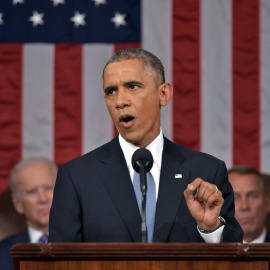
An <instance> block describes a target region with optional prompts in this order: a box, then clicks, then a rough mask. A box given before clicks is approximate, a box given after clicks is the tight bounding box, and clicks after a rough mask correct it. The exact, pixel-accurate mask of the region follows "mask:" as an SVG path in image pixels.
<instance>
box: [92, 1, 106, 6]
mask: <svg viewBox="0 0 270 270" xmlns="http://www.w3.org/2000/svg"><path fill="white" fill-rule="evenodd" d="M92 1H94V2H95V6H99V5H100V4H102V5H105V4H106V0H92Z"/></svg>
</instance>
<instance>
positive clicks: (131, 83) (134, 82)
mask: <svg viewBox="0 0 270 270" xmlns="http://www.w3.org/2000/svg"><path fill="white" fill-rule="evenodd" d="M134 84H136V85H140V86H142V85H143V83H141V82H139V81H128V82H125V83H124V86H130V85H134Z"/></svg>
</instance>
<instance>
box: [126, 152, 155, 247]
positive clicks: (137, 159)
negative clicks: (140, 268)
mask: <svg viewBox="0 0 270 270" xmlns="http://www.w3.org/2000/svg"><path fill="white" fill-rule="evenodd" d="M131 163H132V167H133V169H134V170H135V171H136V172H137V173H139V174H140V187H141V192H142V213H141V216H142V224H141V233H142V242H143V243H147V226H146V214H145V209H146V192H147V179H146V173H148V172H149V171H150V170H151V169H152V166H153V156H152V154H151V152H150V151H149V150H147V149H145V148H139V149H137V150H136V151H135V152H134V154H133V156H132V159H131Z"/></svg>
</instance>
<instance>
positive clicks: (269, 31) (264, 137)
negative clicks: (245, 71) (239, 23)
mask: <svg viewBox="0 0 270 270" xmlns="http://www.w3.org/2000/svg"><path fill="white" fill-rule="evenodd" d="M260 4H261V6H260V13H261V20H260V25H261V29H260V32H261V40H260V43H261V48H260V49H261V60H260V61H261V66H260V69H261V171H262V172H265V173H268V174H270V133H269V131H270V106H269V104H270V72H269V70H270V20H269V18H270V2H269V0H261V3H260ZM247 147H248V146H247Z"/></svg>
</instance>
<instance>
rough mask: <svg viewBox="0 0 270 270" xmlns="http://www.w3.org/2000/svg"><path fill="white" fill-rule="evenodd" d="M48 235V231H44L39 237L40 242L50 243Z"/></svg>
mask: <svg viewBox="0 0 270 270" xmlns="http://www.w3.org/2000/svg"><path fill="white" fill-rule="evenodd" d="M48 237H49V235H48V234H47V233H44V234H43V235H42V236H41V237H40V238H39V241H38V242H39V243H48Z"/></svg>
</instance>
